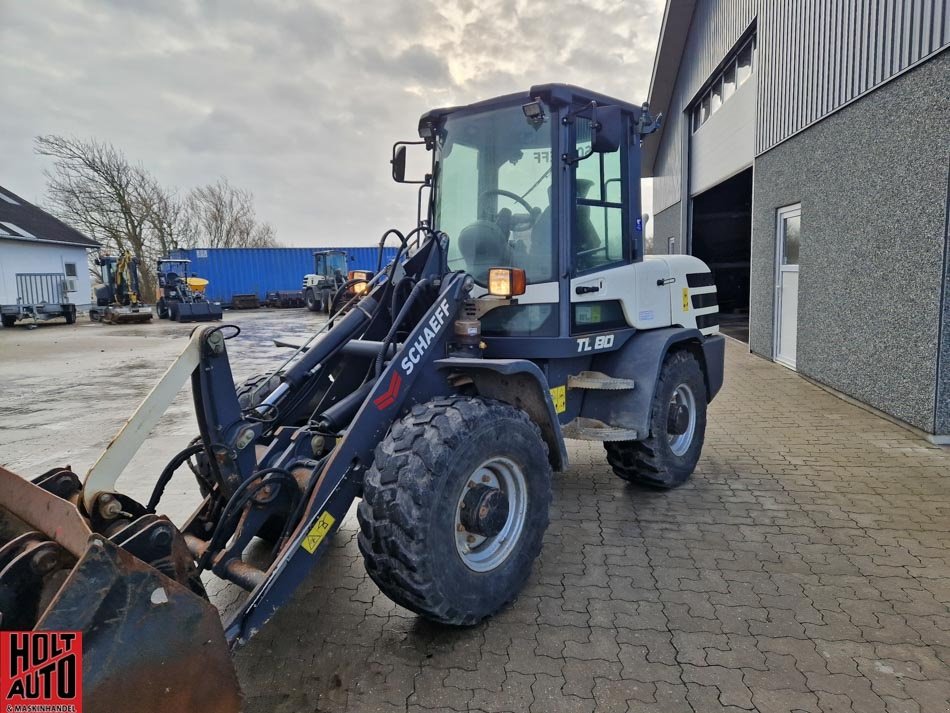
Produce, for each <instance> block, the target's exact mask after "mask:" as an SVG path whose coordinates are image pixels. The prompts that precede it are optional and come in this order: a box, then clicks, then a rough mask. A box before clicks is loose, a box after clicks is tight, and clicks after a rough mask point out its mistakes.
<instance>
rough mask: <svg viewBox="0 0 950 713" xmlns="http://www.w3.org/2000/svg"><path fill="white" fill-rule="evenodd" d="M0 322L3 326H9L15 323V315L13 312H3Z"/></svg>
mask: <svg viewBox="0 0 950 713" xmlns="http://www.w3.org/2000/svg"><path fill="white" fill-rule="evenodd" d="M0 324H2V325H3V326H4V327H7V328H10V327H13V326H14V325H16V315H14V314H4V315H2V316H0Z"/></svg>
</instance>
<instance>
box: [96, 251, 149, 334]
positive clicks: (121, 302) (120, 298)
mask: <svg viewBox="0 0 950 713" xmlns="http://www.w3.org/2000/svg"><path fill="white" fill-rule="evenodd" d="M96 265H97V266H98V267H99V268H100V270H101V271H102V284H101V285H98V286H97V287H96V288H95V289H94V290H93V293H94V298H95V304H93V305H91V306H90V307H89V319H91V320H92V321H93V322H106V323H109V324H135V323H142V322H150V321H151V319H152V306H151V305H149V304H146V303H144V302H142V300H141V294H142V293H141V290H140V289H139V261H138V260H137V259H135V258H134V257H132V254H131V253H129V252H123V253H121V254H120V255H118V256H115V255H100V256H99V257H98V258H96Z"/></svg>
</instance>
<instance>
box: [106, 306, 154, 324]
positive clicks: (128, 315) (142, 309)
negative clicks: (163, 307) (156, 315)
mask: <svg viewBox="0 0 950 713" xmlns="http://www.w3.org/2000/svg"><path fill="white" fill-rule="evenodd" d="M104 320H105V321H106V322H108V323H110V324H141V323H143V322H150V321H151V320H152V308H151V307H149V306H148V305H143V304H137V305H130V306H128V307H117V306H111V307H107V308H106V310H105V314H104Z"/></svg>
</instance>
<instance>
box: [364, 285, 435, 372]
mask: <svg viewBox="0 0 950 713" xmlns="http://www.w3.org/2000/svg"><path fill="white" fill-rule="evenodd" d="M428 286H429V279H428V278H422V279H421V280H419V281H418V282H417V283H416V285H415V287H413V288H412V292H410V293H409V296H408V297H407V298H406V301H405V302H404V303H403V305H402V309H400V310H399V315H398V316H397V317H396V319H394V320H393V325H392V326H391V327H390V328H389V333H388V334H386V338H385V339H384V340H383V346H382V348H381V349H380V350H379V354H377V355H376V378H377V379H378V378H379V375H380V374H381V373H382V372H383V361H384V359H385V357H386V354H388V353H389V346H390V344H392V342H393V339H395V338H396V333H397V332H398V331H399V327H400V326H401V325H402V322H403V320H404V319H405V318H406V315H407V314H409V310H410V309H411V308H412V305H413V304H414V303H415V301H416V300H417V299H418V297H419V295H420V294H421V293H422V290H424V289H425V288H426V287H428Z"/></svg>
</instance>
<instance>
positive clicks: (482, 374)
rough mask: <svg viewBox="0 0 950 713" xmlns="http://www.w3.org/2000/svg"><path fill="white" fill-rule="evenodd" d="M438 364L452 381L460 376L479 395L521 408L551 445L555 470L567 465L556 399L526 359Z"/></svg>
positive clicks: (459, 360)
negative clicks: (469, 381) (556, 409)
mask: <svg viewBox="0 0 950 713" xmlns="http://www.w3.org/2000/svg"><path fill="white" fill-rule="evenodd" d="M435 367H436V368H437V369H439V370H440V371H445V372H449V374H448V377H449V380H450V381H453V382H454V381H457V377H458V376H466V377H469V378H470V379H471V380H472V384H473V385H474V387H475V390H476V391H477V392H478V393H479V395H480V396H485V397H486V398H490V399H496V400H498V401H503V402H505V403H508V404H511V405H512V406H515V407H516V408H520V409H521V410H523V411H524V412H525V413H527V414H528V416H530V417H531V420H532V421H534V422H535V423H536V424H538V427H539V428H540V429H541V436H542V437H543V438H544V442H545V443H547V446H548V459H549V460H550V462H551V467H552V468H553V469H554V470H556V471H562V470H565V469H566V468H567V449H566V448H565V446H564V437H563V436H562V435H561V424H560V423H559V422H558V418H557V412H556V411H555V409H554V402H552V401H551V393H550V391H549V390H548V385H547V380H546V379H545V378H544V374H543V373H542V372H541V370H540V369H539V368H538V367H537V365H536V364H535V363H534V362H530V361H527V360H526V359H466V358H457V357H452V358H449V359H438V360H436V362H435Z"/></svg>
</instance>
